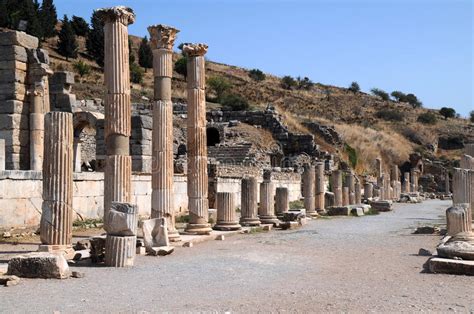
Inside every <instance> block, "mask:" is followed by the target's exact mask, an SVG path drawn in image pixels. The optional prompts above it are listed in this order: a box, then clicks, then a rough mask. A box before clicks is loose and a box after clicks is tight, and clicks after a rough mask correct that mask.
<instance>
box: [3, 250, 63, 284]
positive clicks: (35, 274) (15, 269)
mask: <svg viewBox="0 0 474 314" xmlns="http://www.w3.org/2000/svg"><path fill="white" fill-rule="evenodd" d="M8 275H15V276H18V277H26V278H56V279H64V278H68V277H69V275H70V271H69V267H68V265H67V261H66V259H65V258H64V256H63V255H62V254H52V253H46V252H33V253H28V254H23V255H19V256H16V257H13V258H12V259H11V260H10V261H9V262H8Z"/></svg>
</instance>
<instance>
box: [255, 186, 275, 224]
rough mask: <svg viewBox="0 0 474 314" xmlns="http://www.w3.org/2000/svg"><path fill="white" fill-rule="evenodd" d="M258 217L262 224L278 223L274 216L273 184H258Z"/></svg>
mask: <svg viewBox="0 0 474 314" xmlns="http://www.w3.org/2000/svg"><path fill="white" fill-rule="evenodd" d="M258 216H259V218H260V221H261V222H262V223H263V224H275V223H278V219H277V217H276V216H275V186H274V184H273V182H270V181H263V182H262V183H261V184H260V206H259V208H258Z"/></svg>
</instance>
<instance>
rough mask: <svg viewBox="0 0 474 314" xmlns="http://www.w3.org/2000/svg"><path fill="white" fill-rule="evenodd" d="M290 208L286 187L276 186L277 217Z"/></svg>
mask: <svg viewBox="0 0 474 314" xmlns="http://www.w3.org/2000/svg"><path fill="white" fill-rule="evenodd" d="M289 209H290V201H289V192H288V188H281V187H280V188H276V192H275V213H276V215H277V217H283V214H284V213H287V212H288V211H289Z"/></svg>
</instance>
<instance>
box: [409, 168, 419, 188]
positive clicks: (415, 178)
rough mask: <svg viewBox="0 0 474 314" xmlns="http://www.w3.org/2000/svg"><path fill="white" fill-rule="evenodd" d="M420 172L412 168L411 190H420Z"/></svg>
mask: <svg viewBox="0 0 474 314" xmlns="http://www.w3.org/2000/svg"><path fill="white" fill-rule="evenodd" d="M418 174H419V171H418V170H417V169H415V168H412V169H411V171H410V178H411V184H410V190H411V192H418Z"/></svg>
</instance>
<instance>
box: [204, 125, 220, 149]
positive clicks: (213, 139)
mask: <svg viewBox="0 0 474 314" xmlns="http://www.w3.org/2000/svg"><path fill="white" fill-rule="evenodd" d="M206 136H207V146H216V144H219V143H220V142H221V135H220V132H219V130H218V129H217V128H214V127H209V128H207V129H206Z"/></svg>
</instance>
